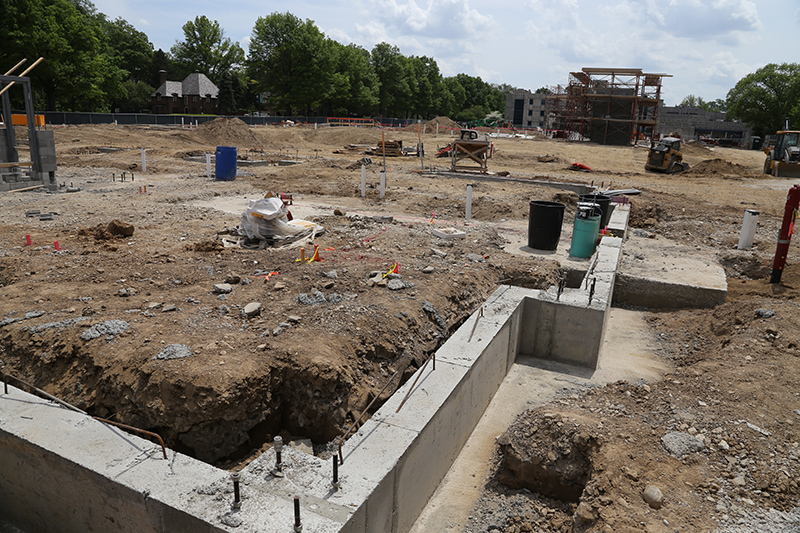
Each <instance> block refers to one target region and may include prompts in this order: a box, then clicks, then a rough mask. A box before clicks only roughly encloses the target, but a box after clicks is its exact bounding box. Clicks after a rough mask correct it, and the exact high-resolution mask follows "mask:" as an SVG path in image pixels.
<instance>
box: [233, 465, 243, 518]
mask: <svg viewBox="0 0 800 533" xmlns="http://www.w3.org/2000/svg"><path fill="white" fill-rule="evenodd" d="M231 480H233V505H231V508H232V509H241V508H242V499H241V495H240V494H239V473H238V472H233V473H231Z"/></svg>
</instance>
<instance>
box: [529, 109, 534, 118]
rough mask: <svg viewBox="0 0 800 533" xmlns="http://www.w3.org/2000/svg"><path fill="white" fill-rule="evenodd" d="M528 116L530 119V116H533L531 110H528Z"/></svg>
mask: <svg viewBox="0 0 800 533" xmlns="http://www.w3.org/2000/svg"><path fill="white" fill-rule="evenodd" d="M528 116H529V117H532V116H533V109H528Z"/></svg>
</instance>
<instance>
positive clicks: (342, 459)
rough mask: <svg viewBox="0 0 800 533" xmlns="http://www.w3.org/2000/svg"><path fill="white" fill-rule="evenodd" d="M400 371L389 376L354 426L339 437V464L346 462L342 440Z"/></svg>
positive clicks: (355, 424)
mask: <svg viewBox="0 0 800 533" xmlns="http://www.w3.org/2000/svg"><path fill="white" fill-rule="evenodd" d="M399 373H400V369H399V368H398V369H397V370H395V372H394V374H392V377H390V378H389V380H388V381H387V382H386V384H385V385H384V386H383V388H382V389H381V391H380V392H379V393H378V394H377V396H375V398H373V399H372V401H371V402H369V405H367V406H366V407H365V408H364V410H363V411H361V415H360V416H359V417H358V420H356V421H354V422H353V425H352V426H350V427H349V428H347V431H345V432H344V435H342V436H341V437H339V464H340V465H343V464H344V456H343V455H342V442H344V439H346V438H347V435H349V434H350V432H351V431H353V428H355V427H356V426H357V425H358V423H359V422H361V419H362V418H364V414H365V413H366V412H367V411H368V410H369V408H370V407H372V404H374V403H375V402H376V401H377V400H378V398H380V397H381V394H383V391H385V390H386V387H388V386H389V383H391V382H392V381H394V378H395V377H396V376H397V375H398V374H399Z"/></svg>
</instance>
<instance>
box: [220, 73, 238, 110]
mask: <svg viewBox="0 0 800 533" xmlns="http://www.w3.org/2000/svg"><path fill="white" fill-rule="evenodd" d="M233 85H234V84H233V79H232V78H231V74H230V72H223V73H222V74H221V75H220V81H219V94H218V95H217V101H218V102H219V112H220V113H221V114H223V115H233V114H235V113H236V94H235V93H234V89H233Z"/></svg>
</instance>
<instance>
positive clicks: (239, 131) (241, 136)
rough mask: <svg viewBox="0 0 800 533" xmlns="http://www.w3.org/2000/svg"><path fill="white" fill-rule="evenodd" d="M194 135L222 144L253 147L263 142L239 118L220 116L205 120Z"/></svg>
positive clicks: (212, 142)
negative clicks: (208, 120)
mask: <svg viewBox="0 0 800 533" xmlns="http://www.w3.org/2000/svg"><path fill="white" fill-rule="evenodd" d="M193 136H194V137H196V138H197V139H199V140H201V141H203V142H208V143H211V144H216V145H222V146H240V147H246V148H253V147H256V146H261V144H262V142H261V141H260V139H259V138H258V137H257V136H256V135H255V134H254V133H253V131H252V130H251V129H250V127H249V126H248V125H247V124H245V123H244V121H242V120H241V119H238V118H225V117H218V118H215V119H214V120H212V121H210V122H205V123H203V124H201V125H200V127H199V128H197V131H195V132H194V135H193Z"/></svg>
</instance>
